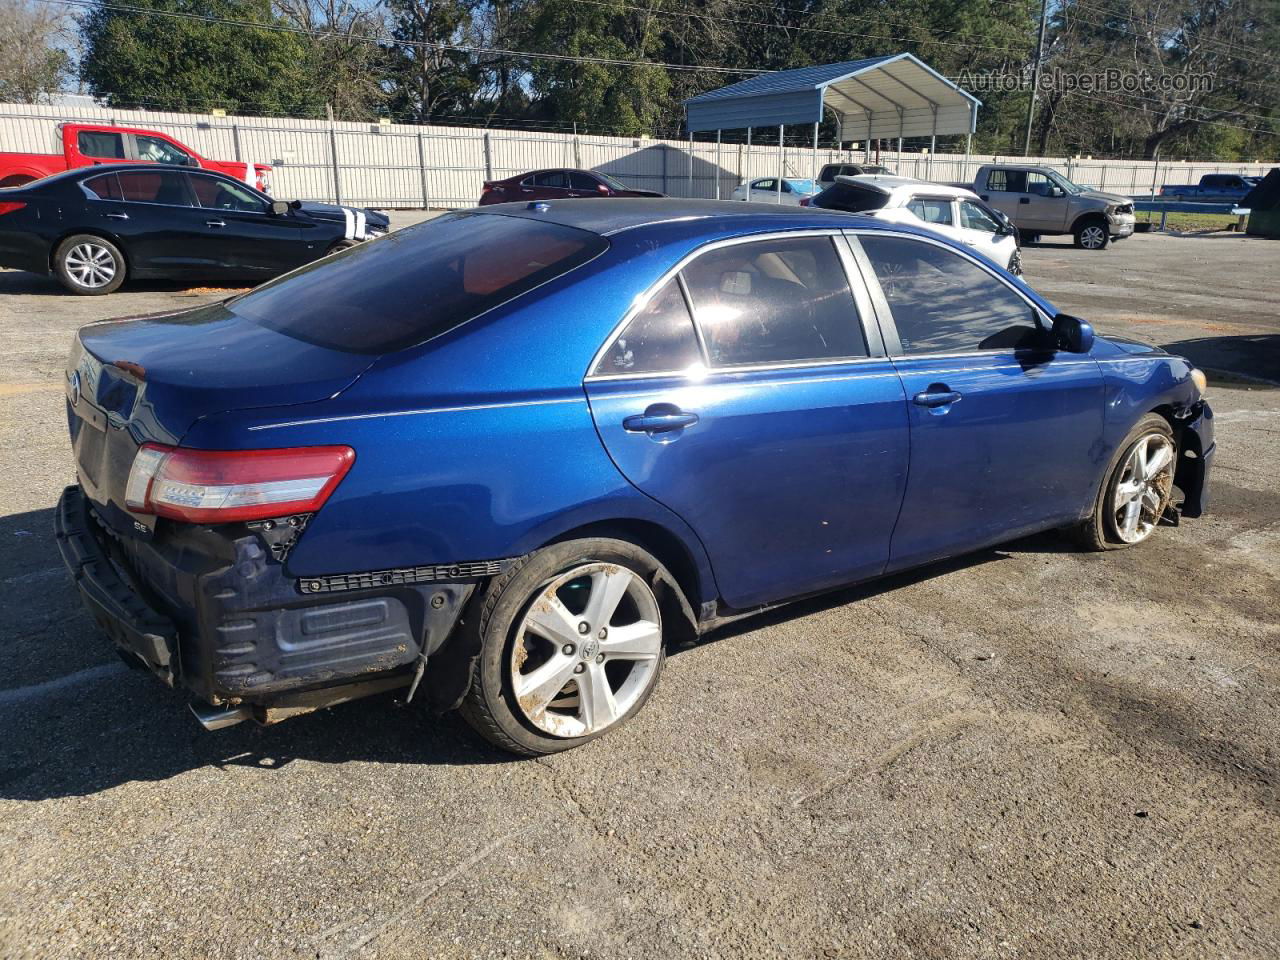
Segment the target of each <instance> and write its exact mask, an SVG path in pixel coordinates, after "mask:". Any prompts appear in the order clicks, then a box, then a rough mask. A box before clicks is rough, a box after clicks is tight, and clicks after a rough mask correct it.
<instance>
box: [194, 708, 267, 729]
mask: <svg viewBox="0 0 1280 960" xmlns="http://www.w3.org/2000/svg"><path fill="white" fill-rule="evenodd" d="M191 712H192V713H193V714H195V717H196V719H197V720H199V721H200V726H202V727H204V728H205V729H206V730H222V729H224V728H226V727H234V726H235V725H236V724H237V723H241V722H243V721H245V720H248V719H250V718H251V717H252V716H253V714H251V713H250V712H249V708H248V707H231V708H229V709H227V708H223V707H211V706H209V705H208V704H203V703H193V704H191Z"/></svg>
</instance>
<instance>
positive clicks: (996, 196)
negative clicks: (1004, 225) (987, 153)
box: [978, 170, 1031, 227]
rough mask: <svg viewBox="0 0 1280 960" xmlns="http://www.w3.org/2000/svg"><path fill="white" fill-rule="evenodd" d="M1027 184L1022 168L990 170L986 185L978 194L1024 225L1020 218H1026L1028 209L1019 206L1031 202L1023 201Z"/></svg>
mask: <svg viewBox="0 0 1280 960" xmlns="http://www.w3.org/2000/svg"><path fill="white" fill-rule="evenodd" d="M1026 185H1027V177H1026V174H1025V173H1023V172H1022V171H1021V170H988V171H987V182H986V185H985V186H984V187H983V188H982V189H981V190H979V191H978V195H979V196H980V197H982V199H983V200H985V201H986V202H987V203H989V204H991V205H992V206H993V207H995V208H996V209H997V210H999V211H1000V212H1001V213H1003V214H1004V215H1005V216H1006V217H1008V218H1009V219H1010V220H1012V221H1013V222H1014V223H1016V224H1017V225H1018V226H1019V227H1022V226H1023V223H1022V222H1020V221H1019V218H1021V219H1022V220H1026V219H1027V216H1026V214H1027V211H1026V210H1025V209H1021V210H1020V209H1019V207H1025V206H1026V205H1027V204H1029V203H1030V202H1031V201H1030V200H1028V201H1027V204H1023V203H1022V202H1021V201H1022V199H1023V197H1024V192H1023V191H1024V190H1025V188H1026Z"/></svg>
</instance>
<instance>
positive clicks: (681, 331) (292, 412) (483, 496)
mask: <svg viewBox="0 0 1280 960" xmlns="http://www.w3.org/2000/svg"><path fill="white" fill-rule="evenodd" d="M1204 392H1205V380H1204V376H1203V374H1202V373H1201V372H1200V371H1198V370H1196V369H1194V368H1193V367H1192V366H1191V365H1189V364H1188V363H1187V362H1186V361H1185V360H1182V359H1180V358H1178V357H1175V356H1171V355H1169V354H1166V353H1164V352H1162V351H1160V350H1158V349H1154V348H1151V347H1148V346H1143V345H1141V344H1137V343H1131V342H1127V341H1123V340H1120V339H1118V338H1104V337H1101V336H1094V334H1093V331H1092V329H1091V328H1090V327H1089V325H1088V324H1087V323H1085V322H1084V321H1082V320H1080V319H1077V318H1075V317H1071V316H1067V315H1065V314H1060V313H1058V312H1057V311H1056V310H1055V309H1054V307H1052V306H1051V305H1050V304H1049V303H1047V302H1045V301H1044V300H1043V299H1042V298H1040V297H1039V296H1037V295H1036V294H1035V293H1034V292H1033V291H1031V290H1030V289H1029V288H1028V287H1027V286H1026V285H1025V284H1023V283H1022V282H1021V281H1019V280H1017V279H1015V278H1013V277H1011V276H1009V275H1008V274H1007V273H1005V272H1004V271H1003V270H1001V269H1000V268H999V267H998V266H996V265H995V264H992V263H990V262H988V261H986V260H984V259H982V258H981V257H979V256H976V255H974V254H973V253H972V252H970V251H969V250H968V249H966V248H964V247H962V246H958V245H955V244H951V243H949V242H948V241H946V240H944V239H942V238H940V237H938V236H936V235H933V234H927V233H925V232H923V231H918V230H913V229H911V228H910V227H904V226H900V225H896V224H887V223H883V222H877V221H874V220H870V219H863V218H859V217H856V216H850V215H848V214H843V213H836V212H831V211H823V210H814V209H805V208H779V207H777V206H772V205H759V206H758V205H754V204H729V203H716V202H712V201H708V202H697V201H684V200H666V199H661V200H659V199H655V200H642V199H619V200H608V199H605V200H568V201H563V202H559V201H557V202H551V203H530V204H528V205H524V204H499V205H493V206H488V207H484V208H481V209H478V210H474V211H469V212H462V213H454V214H448V215H445V216H441V217H439V218H437V219H435V220H432V221H429V222H427V223H423V224H420V225H418V226H416V227H412V228H409V229H406V230H401V231H399V232H396V233H393V234H390V235H388V236H386V237H383V238H381V239H378V240H375V241H373V242H371V243H367V244H364V245H361V246H359V247H357V248H354V249H352V250H349V251H347V252H345V253H342V254H339V255H337V256H336V257H332V258H329V259H327V260H324V261H321V262H319V263H316V264H312V265H309V266H306V267H303V268H301V269H299V270H296V271H294V272H293V273H290V274H287V275H285V276H284V277H281V278H279V279H277V280H274V281H272V282H270V283H268V284H266V285H264V286H261V287H259V288H257V289H255V290H253V291H252V292H250V293H247V294H244V295H242V296H239V297H236V298H233V299H230V300H227V301H225V302H223V303H219V304H215V305H211V306H205V307H200V308H198V309H195V310H189V311H184V312H180V313H173V314H165V315H160V316H151V317H142V318H131V319H124V320H113V321H105V322H101V323H94V324H90V325H89V326H87V327H85V328H83V329H82V330H81V331H80V332H79V334H78V335H77V337H76V340H75V342H74V345H73V347H72V350H71V356H70V359H69V362H68V366H67V417H68V422H69V426H70V433H71V442H72V445H73V447H74V452H75V458H76V463H77V466H78V479H79V482H78V484H77V485H75V486H73V487H69V488H68V489H67V490H66V491H65V493H64V494H63V496H62V499H61V501H60V504H59V508H58V511H57V536H58V540H59V545H60V547H61V550H62V554H63V558H64V560H65V562H66V564H67V566H68V568H69V569H70V570H71V572H72V574H73V576H74V578H75V581H76V584H77V586H78V589H79V591H80V593H81V595H82V597H83V598H84V600H85V601H86V603H87V604H88V606H89V608H90V610H91V611H92V612H93V614H94V616H95V618H96V619H97V621H98V622H99V623H100V624H101V626H102V628H103V630H104V631H105V632H106V633H107V634H108V635H109V636H110V637H111V639H112V640H113V641H114V643H115V645H116V646H117V647H118V649H119V650H120V652H121V654H122V655H123V656H124V657H125V659H126V660H127V661H129V662H130V663H132V664H134V665H136V666H139V667H141V668H144V669H146V670H149V671H150V672H151V673H153V674H155V675H156V676H157V677H159V678H160V679H161V680H162V681H163V682H165V683H167V684H169V685H170V686H173V687H175V688H178V689H181V690H184V691H185V692H186V693H187V694H188V695H189V696H190V697H191V698H192V701H193V704H194V705H195V707H194V709H195V711H196V714H197V716H198V717H199V718H200V719H201V721H202V722H203V723H204V724H205V726H207V727H210V728H216V727H220V726H225V725H228V724H231V723H235V722H238V721H240V720H243V719H248V718H252V719H256V720H257V721H259V722H263V723H270V722H274V721H276V720H280V719H283V718H285V717H288V716H291V715H293V714H297V713H301V712H305V711H307V710H312V709H316V708H317V707H323V706H329V705H332V704H335V703H340V702H343V701H346V700H352V699H355V698H357V697H361V696H364V695H367V694H371V693H375V692H378V691H384V690H392V689H398V690H399V691H400V693H399V695H400V696H401V697H402V698H405V699H409V700H412V699H414V698H417V699H418V700H422V701H427V702H428V703H429V704H430V705H431V706H433V707H434V708H435V709H436V710H441V711H443V710H450V709H454V708H460V709H461V710H462V712H463V714H464V716H465V717H466V718H467V720H468V721H469V722H470V723H471V724H472V725H473V726H474V727H475V728H476V729H477V730H478V731H479V732H480V733H481V734H483V735H484V736H485V737H487V738H488V739H490V740H491V741H493V742H494V743H496V744H498V745H500V746H502V747H504V748H506V749H509V750H512V751H515V752H518V753H524V754H540V753H547V752H551V751H556V750H563V749H565V748H568V747H573V746H576V745H578V744H581V743H583V742H585V741H587V740H590V739H592V738H594V737H597V736H599V735H600V734H602V733H604V732H605V731H607V730H609V729H611V728H613V727H616V726H618V725H619V724H621V723H622V722H624V721H625V720H627V719H628V718H630V717H631V716H633V715H634V714H635V713H636V712H637V711H639V710H640V709H641V708H642V707H643V706H644V704H645V701H646V700H647V699H648V698H649V696H650V694H651V693H652V692H653V690H654V687H655V685H656V684H657V682H658V678H659V676H660V674H661V671H662V665H663V655H664V650H665V649H666V647H667V645H668V644H670V643H671V642H673V641H681V640H688V639H690V638H692V637H695V636H697V635H698V634H700V633H703V632H705V631H707V630H709V629H712V628H714V627H715V626H716V625H717V624H720V623H723V622H724V621H725V620H727V619H729V618H732V617H734V616H737V615H741V614H743V613H747V612H750V611H755V610H759V609H761V608H764V607H767V606H770V605H773V604H778V603H782V602H785V601H787V600H790V599H794V598H796V597H799V596H803V595H807V594H813V593H816V592H819V591H823V590H830V589H832V588H835V587H839V586H841V585H844V584H849V583H853V582H856V581H861V580H867V579H869V578H872V577H878V576H881V575H883V574H886V573H890V572H893V571H898V570H903V569H906V568H909V567H915V566H919V565H921V564H926V563H929V562H931V561H935V560H939V559H941V558H944V557H950V556H954V555H956V554H961V553H965V552H966V551H972V550H977V549H980V548H983V547H987V546H990V545H992V544H996V543H999V542H1001V541H1004V540H1009V539H1011V538H1014V537H1020V536H1024V535H1026V534H1030V533H1033V532H1036V531H1041V530H1048V529H1052V528H1062V529H1064V530H1067V531H1069V532H1071V533H1072V534H1073V535H1074V536H1075V537H1076V539H1077V540H1078V541H1079V542H1080V543H1081V544H1083V545H1084V546H1085V547H1086V548H1092V549H1095V550H1109V549H1114V548H1120V547H1127V546H1132V545H1135V544H1138V543H1141V542H1142V541H1144V540H1146V539H1147V538H1148V537H1149V536H1151V535H1152V534H1153V533H1154V532H1155V531H1156V529H1157V527H1158V526H1160V525H1161V524H1162V523H1172V522H1176V521H1177V519H1178V518H1179V517H1180V516H1182V517H1195V516H1199V515H1200V514H1201V513H1202V511H1203V510H1204V509H1205V500H1206V491H1207V480H1208V473H1209V468H1210V464H1211V462H1212V458H1213V453H1214V440H1213V419H1212V417H1213V415H1212V412H1211V411H1210V409H1209V406H1208V405H1207V404H1206V403H1205V400H1204Z"/></svg>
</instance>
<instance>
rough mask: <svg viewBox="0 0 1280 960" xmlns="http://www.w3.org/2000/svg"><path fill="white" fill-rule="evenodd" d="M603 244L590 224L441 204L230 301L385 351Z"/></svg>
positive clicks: (514, 293) (267, 322)
mask: <svg viewBox="0 0 1280 960" xmlns="http://www.w3.org/2000/svg"><path fill="white" fill-rule="evenodd" d="M608 245H609V244H608V241H607V240H605V239H604V238H603V237H600V236H598V235H597V234H594V233H588V232H587V231H585V230H576V229H574V228H572V227H564V226H561V225H559V224H556V223H543V222H539V221H536V220H526V219H523V218H519V217H506V216H501V215H493V214H473V213H452V214H444V215H443V216H439V217H436V218H435V219H433V220H428V221H426V222H425V223H420V224H417V225H416V226H412V227H406V228H405V229H403V230H397V231H395V232H394V233H390V234H388V235H387V236H385V237H382V238H381V239H379V240H377V241H374V242H372V243H365V244H360V245H359V246H357V247H355V248H353V249H351V250H348V251H346V252H345V253H340V254H337V255H336V256H333V257H326V258H325V259H323V260H318V261H316V262H315V263H313V264H310V265H309V266H306V267H303V268H302V269H301V270H297V271H295V272H293V273H290V274H288V275H286V276H284V277H281V278H280V279H278V280H274V281H272V282H271V283H268V284H265V285H263V286H261V287H258V288H257V289H256V290H253V291H252V292H250V293H247V294H245V295H244V296H242V297H240V298H238V299H236V300H234V301H233V302H232V303H231V304H230V305H229V306H230V309H231V310H233V311H234V312H235V313H236V314H238V315H240V316H243V317H246V318H247V319H249V320H252V321H254V322H255V323H259V324H261V325H262V326H264V327H268V328H269V329H271V330H276V331H278V332H280V333H283V334H286V335H288V336H291V337H295V338H297V339H299V340H305V341H306V342H308V343H314V344H317V345H318V346H322V347H328V348H329V349H333V350H345V351H348V352H351V353H390V352H392V351H395V350H402V349H404V348H405V347H410V346H413V345H414V344H418V343H422V342H423V341H425V340H430V339H431V338H432V337H438V336H440V334H442V333H445V332H447V331H449V330H452V329H453V328H454V327H456V326H458V325H460V324H463V323H466V322H467V321H468V320H470V319H472V318H473V317H476V316H479V315H480V314H482V313H484V312H485V311H487V310H491V309H493V308H494V307H496V306H498V305H499V304H502V303H506V302H507V301H508V300H511V299H514V298H515V297H518V296H520V295H521V294H522V293H525V292H526V291H529V290H532V289H533V288H534V287H536V286H538V285H539V284H543V283H546V282H547V281H548V280H552V279H554V278H555V277H558V276H561V275H562V274H565V273H568V272H569V271H570V270H572V269H574V268H575V267H578V266H581V265H582V264H584V263H586V262H587V261H588V260H591V259H593V258H595V257H597V256H599V255H600V254H601V253H602V252H604V250H605V249H606V248H607V247H608Z"/></svg>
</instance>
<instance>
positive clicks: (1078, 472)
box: [858, 231, 1104, 569]
mask: <svg viewBox="0 0 1280 960" xmlns="http://www.w3.org/2000/svg"><path fill="white" fill-rule="evenodd" d="M858 240H859V242H860V251H861V252H860V253H859V254H858V255H859V257H865V261H864V262H865V263H866V264H867V265H868V269H869V272H870V273H871V274H872V275H873V276H874V277H875V278H876V279H877V281H878V283H876V284H874V285H873V287H872V295H873V301H874V302H875V303H876V305H877V310H878V312H879V313H880V314H881V319H882V321H886V322H882V330H883V331H884V338H885V343H886V348H887V351H888V353H889V354H890V356H891V357H892V358H893V360H894V364H895V366H896V368H897V370H898V373H899V375H900V376H901V377H902V384H903V387H904V389H905V392H906V396H907V399H908V403H907V407H908V411H909V417H910V422H911V451H912V453H911V466H910V476H909V480H908V483H907V490H906V495H905V497H904V499H903V504H902V513H901V516H900V517H899V519H898V524H897V527H896V529H895V530H894V533H893V543H892V549H891V557H890V569H901V568H905V567H910V566H914V565H916V564H919V563H924V562H927V561H930V560H937V559H940V558H943V557H947V556H951V555H954V554H958V553H963V552H965V551H967V550H972V549H976V548H979V547H982V546H985V545H988V544H992V543H996V542H999V541H1001V540H1006V539H1010V538H1012V537H1016V536H1019V535H1022V534H1026V533H1030V532H1032V531H1036V530H1042V529H1046V528H1048V527H1052V526H1057V525H1061V524H1066V523H1070V522H1071V521H1073V520H1075V519H1077V518H1078V517H1079V516H1080V515H1081V514H1082V513H1083V512H1084V511H1085V510H1086V509H1087V507H1088V505H1089V504H1090V503H1091V502H1092V498H1093V496H1094V494H1095V493H1096V491H1095V490H1094V486H1093V485H1094V483H1095V481H1096V479H1097V477H1098V476H1099V474H1100V472H1101V470H1102V467H1103V464H1102V462H1101V459H1100V458H1101V457H1102V455H1103V450H1102V444H1101V442H1100V441H1101V437H1102V420H1103V405H1104V396H1103V384H1102V375H1101V373H1100V371H1099V368H1098V365H1097V363H1096V362H1095V361H1094V360H1093V359H1092V358H1091V357H1089V356H1083V355H1079V354H1071V353H1064V352H1060V351H1057V350H1055V349H1053V347H1052V344H1051V341H1050V338H1049V336H1048V327H1047V320H1046V318H1044V317H1043V315H1042V314H1041V313H1040V311H1039V309H1038V308H1037V307H1036V306H1035V305H1034V304H1033V303H1032V302H1031V301H1030V300H1029V299H1028V298H1026V297H1025V296H1024V295H1023V294H1022V293H1021V292H1020V291H1019V290H1017V289H1016V288H1015V287H1014V286H1013V284H1012V282H1011V281H1010V280H1008V279H1007V278H1006V277H1004V276H1002V275H1000V274H999V273H997V272H995V271H993V270H991V269H990V268H988V267H986V266H984V265H982V264H980V263H979V262H978V261H976V260H973V259H970V258H969V257H966V256H965V255H963V254H961V253H960V252H959V251H958V250H956V249H955V248H953V247H951V246H949V245H947V244H944V243H942V242H940V241H933V240H928V239H925V238H923V237H907V236H902V235H893V234H890V233H876V234H873V233H871V232H870V231H866V232H860V233H859V236H858Z"/></svg>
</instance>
